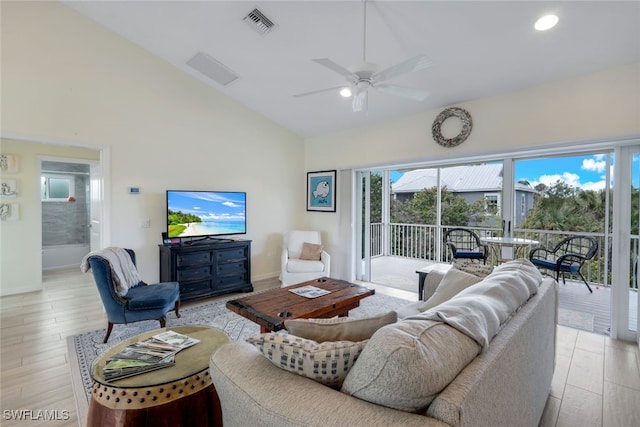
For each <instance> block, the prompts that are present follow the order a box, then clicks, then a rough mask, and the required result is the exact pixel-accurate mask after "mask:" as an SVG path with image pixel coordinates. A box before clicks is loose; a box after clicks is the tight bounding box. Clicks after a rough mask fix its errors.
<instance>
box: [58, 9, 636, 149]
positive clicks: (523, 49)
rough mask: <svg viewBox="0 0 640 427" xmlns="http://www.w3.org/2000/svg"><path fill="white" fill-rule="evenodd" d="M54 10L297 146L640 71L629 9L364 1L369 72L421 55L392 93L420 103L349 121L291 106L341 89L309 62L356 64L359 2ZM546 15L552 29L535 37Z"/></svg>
mask: <svg viewBox="0 0 640 427" xmlns="http://www.w3.org/2000/svg"><path fill="white" fill-rule="evenodd" d="M63 3H64V4H66V5H67V6H69V7H71V8H73V9H75V10H76V11H78V12H79V13H81V14H82V15H85V16H87V17H89V18H91V19H93V20H95V21H97V22H98V23H99V24H101V25H103V26H105V27H106V28H108V29H109V30H111V31H113V32H115V33H117V34H119V35H121V36H122V37H124V38H126V39H128V40H130V41H131V42H133V43H135V44H137V45H139V46H141V47H143V48H144V49H146V50H148V51H149V52H151V53H153V54H155V55H157V56H159V57H161V58H163V59H164V60H166V61H167V62H169V63H171V64H173V65H175V66H176V67H177V68H179V69H181V70H183V71H184V72H185V73H188V74H189V75H191V76H193V77H194V78H196V79H200V80H201V81H203V82H204V83H206V84H209V85H211V86H213V87H214V88H216V89H217V90H219V91H220V92H223V93H225V94H226V95H228V96H230V97H232V98H234V99H236V100H237V101H239V102H240V103H242V104H244V105H246V106H247V107H249V108H251V109H252V110H254V111H257V112H259V113H260V114H262V115H264V116H266V117H268V118H269V119H271V120H272V121H274V122H276V123H278V124H280V125H282V126H284V127H286V128H288V129H290V130H291V131H293V132H295V133H297V134H299V135H301V136H303V137H308V136H314V135H319V134H324V133H329V132H334V131H337V130H341V129H346V128H352V127H357V126H362V125H366V124H370V123H374V122H379V121H383V120H388V119H393V118H397V117H401V116H405V115H409V114H414V113H418V112H420V111H425V110H430V109H434V108H441V107H444V106H449V105H452V104H456V103H460V102H464V101H467V100H472V99H477V98H483V97H489V96H493V95H498V94H502V93H507V92H511V91H516V90H520V89H524V88H527V87H533V86H537V85H541V84H545V83H548V82H552V81H557V80H562V79H566V78H571V77H574V76H579V75H584V74H589V73H593V72H597V71H600V70H604V69H607V68H612V67H617V66H621V65H625V64H630V63H633V62H638V61H640V2H638V1H621V2H616V1H566V2H558V1H553V2H546V1H508V2H507V1H493V2H491V1H417V0H416V1H382V0H380V1H374V0H369V1H368V2H367V15H366V24H367V31H366V36H367V37H366V59H367V61H368V62H372V63H375V64H377V65H378V66H379V67H380V68H381V69H384V68H387V67H390V66H392V65H395V64H397V63H400V62H402V61H404V60H406V59H408V58H411V57H414V56H416V55H420V54H424V55H426V56H427V57H428V58H429V60H430V61H431V63H432V65H431V66H430V67H428V68H426V69H422V70H419V71H415V72H413V73H410V74H406V75H404V76H399V77H397V78H395V79H393V80H392V81H391V82H390V83H393V84H397V85H399V86H404V87H409V88H417V89H421V90H423V91H426V92H428V93H429V96H428V97H427V98H426V99H424V100H423V101H415V100H411V99H406V98H402V97H398V96H394V95H392V94H388V93H383V92H378V91H375V90H373V91H372V90H370V91H369V99H368V108H367V110H366V111H361V112H357V113H354V112H353V111H352V110H351V100H350V99H348V98H343V97H341V96H340V95H339V94H338V90H337V89H336V90H334V91H326V92H321V93H317V94H314V95H309V96H304V97H294V95H296V94H300V93H305V92H310V91H315V90H319V89H324V88H331V87H339V86H344V85H345V82H346V80H345V78H344V77H343V76H341V75H340V74H338V73H336V72H335V71H332V70H331V69H329V68H327V67H325V66H322V65H320V64H318V63H317V62H314V61H313V59H318V58H329V59H331V60H332V61H333V62H335V63H337V64H339V65H341V66H343V67H345V68H348V67H350V66H353V65H355V64H357V63H359V62H361V61H362V52H363V24H364V22H365V21H364V19H363V5H364V3H363V1H361V0H356V1H306V0H305V1H237V0H236V1H63ZM256 8H257V9H258V10H259V11H260V12H262V13H263V14H264V15H265V16H266V18H268V19H269V20H271V21H272V23H273V24H274V25H273V27H272V28H271V29H270V31H268V32H267V33H266V34H262V33H260V32H259V31H257V30H256V29H255V25H249V24H248V22H247V20H246V19H244V18H245V17H246V16H247V14H248V13H249V12H251V11H253V10H254V9H256ZM546 13H555V14H556V15H558V17H559V19H560V20H559V23H558V25H557V26H556V27H555V28H553V29H551V30H549V31H547V32H538V31H536V30H534V28H533V24H534V22H535V21H536V19H537V18H539V17H540V16H542V15H544V14H546ZM198 53H200V54H204V55H202V56H200V58H201V59H202V58H205V59H206V61H205V63H206V64H209V65H211V63H210V62H207V61H210V60H213V61H215V62H216V63H217V66H218V68H215V71H216V72H221V71H225V72H227V73H226V74H224V73H223V74H224V75H220V74H219V73H218V75H217V77H216V78H217V79H218V80H219V81H215V80H212V79H211V78H209V77H207V76H205V75H204V74H202V73H201V72H200V71H197V70H196V69H194V68H193V67H192V66H190V65H189V64H188V62H189V61H190V60H191V59H192V58H193V57H194V56H195V55H197V54H198ZM220 65H222V66H223V67H224V68H220ZM221 77H223V78H225V79H226V81H225V80H223V79H221ZM234 77H235V79H234ZM229 80H232V81H231V82H229V83H226V82H228V81H229ZM225 83H226V84H225Z"/></svg>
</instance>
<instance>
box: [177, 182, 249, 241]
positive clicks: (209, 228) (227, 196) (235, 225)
mask: <svg viewBox="0 0 640 427" xmlns="http://www.w3.org/2000/svg"><path fill="white" fill-rule="evenodd" d="M246 214H247V193H245V192H239V191H185V190H167V237H168V238H175V237H180V238H192V237H215V236H228V235H232V234H246V233H247V215H246Z"/></svg>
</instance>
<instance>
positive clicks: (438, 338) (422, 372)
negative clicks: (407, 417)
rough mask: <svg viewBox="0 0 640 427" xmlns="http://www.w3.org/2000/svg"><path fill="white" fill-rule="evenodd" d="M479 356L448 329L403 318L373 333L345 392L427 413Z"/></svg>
mask: <svg viewBox="0 0 640 427" xmlns="http://www.w3.org/2000/svg"><path fill="white" fill-rule="evenodd" d="M479 352H480V346H479V345H478V344H477V343H476V342H475V341H473V340H472V339H471V338H469V337H467V336H466V335H464V334H463V333H461V332H459V331H457V330H456V329H454V328H452V327H451V326H449V325H445V324H444V323H441V322H434V321H431V320H403V321H401V322H396V323H394V324H392V325H387V326H385V327H383V328H380V330H378V331H377V332H376V333H375V334H373V336H372V337H371V339H370V340H369V342H368V343H367V346H366V347H365V348H364V350H363V351H362V354H361V355H360V357H359V358H358V361H357V362H356V363H355V365H354V366H353V368H351V370H350V371H349V373H348V374H347V377H346V379H345V380H344V383H343V385H342V389H341V391H342V392H344V393H347V394H350V395H352V396H355V397H357V398H359V399H362V400H366V401H368V402H372V403H376V404H378V405H382V406H387V407H389V408H396V409H400V410H403V411H408V412H418V413H423V412H424V410H425V409H426V408H427V406H429V403H431V401H432V400H433V399H434V398H435V397H436V396H437V395H438V393H440V392H441V391H442V390H443V389H444V388H445V387H447V385H448V384H449V383H450V382H451V381H453V379H454V378H455V377H456V376H457V375H458V373H459V372H460V371H461V370H462V369H463V368H464V367H465V366H467V364H468V363H469V362H471V361H472V360H473V359H474V358H475V357H476V355H477V354H478V353H479Z"/></svg>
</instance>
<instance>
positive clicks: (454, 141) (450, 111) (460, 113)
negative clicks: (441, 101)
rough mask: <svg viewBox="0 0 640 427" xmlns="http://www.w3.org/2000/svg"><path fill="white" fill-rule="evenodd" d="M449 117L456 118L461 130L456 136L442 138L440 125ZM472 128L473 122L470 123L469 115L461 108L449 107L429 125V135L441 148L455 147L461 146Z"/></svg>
mask: <svg viewBox="0 0 640 427" xmlns="http://www.w3.org/2000/svg"><path fill="white" fill-rule="evenodd" d="M450 117H457V118H458V119H460V121H461V122H462V130H460V133H459V134H458V135H457V136H454V137H453V138H445V137H444V136H442V131H441V128H442V124H443V123H444V122H445V120H447V119H448V118H450ZM472 127H473V122H472V121H471V114H469V112H468V111H467V110H465V109H463V108H459V107H450V108H447V109H445V110H443V111H442V112H441V113H440V114H438V116H437V117H436V119H435V120H434V121H433V125H431V133H432V134H433V139H434V140H435V141H436V142H437V143H438V144H440V145H442V146H443V147H455V146H456V145H460V144H462V143H463V142H464V141H465V140H466V139H467V138H468V137H469V134H470V133H471V128H472Z"/></svg>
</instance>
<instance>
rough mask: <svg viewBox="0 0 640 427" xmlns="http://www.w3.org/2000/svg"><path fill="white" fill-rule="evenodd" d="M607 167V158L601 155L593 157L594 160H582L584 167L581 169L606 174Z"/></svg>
mask: <svg viewBox="0 0 640 427" xmlns="http://www.w3.org/2000/svg"><path fill="white" fill-rule="evenodd" d="M606 167H607V162H606V157H604V155H602V154H600V155H597V156H593V158H590V159H584V160H582V166H580V169H582V170H586V171H593V172H599V173H602V172H604V170H605V168H606Z"/></svg>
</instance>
